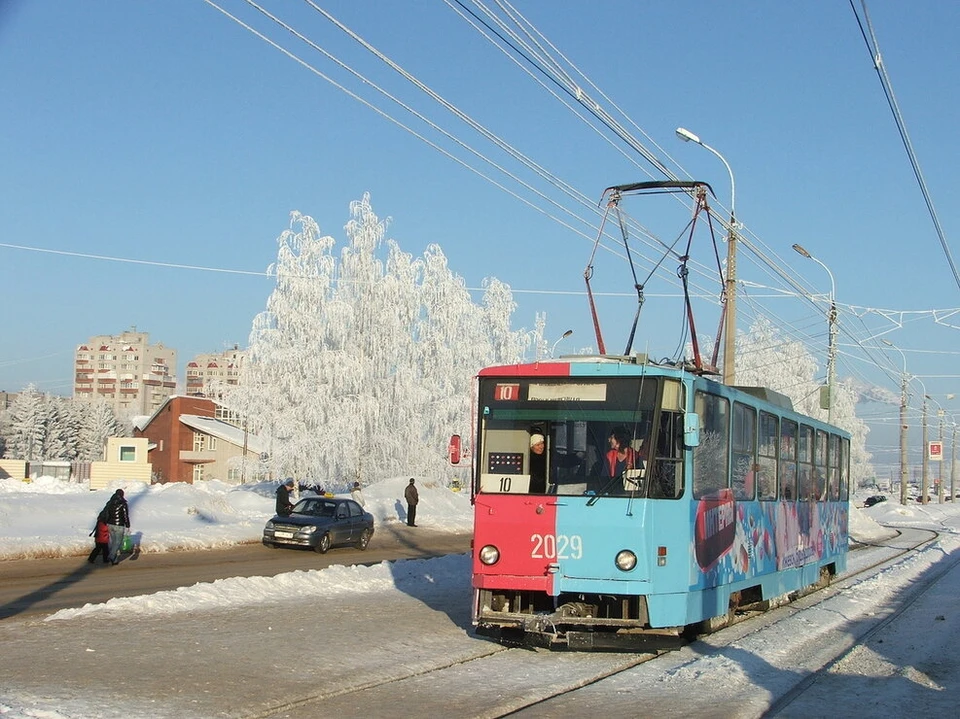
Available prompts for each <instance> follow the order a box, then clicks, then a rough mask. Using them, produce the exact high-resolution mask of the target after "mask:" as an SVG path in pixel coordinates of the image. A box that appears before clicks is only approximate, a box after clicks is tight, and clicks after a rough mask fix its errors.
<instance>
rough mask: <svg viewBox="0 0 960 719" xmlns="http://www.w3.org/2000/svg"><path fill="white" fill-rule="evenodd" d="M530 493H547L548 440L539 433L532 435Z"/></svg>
mask: <svg viewBox="0 0 960 719" xmlns="http://www.w3.org/2000/svg"><path fill="white" fill-rule="evenodd" d="M529 491H530V493H531V494H543V493H544V492H546V491H547V440H546V438H545V437H544V436H543V435H542V434H540V433H539V432H534V433H533V434H531V435H530V490H529Z"/></svg>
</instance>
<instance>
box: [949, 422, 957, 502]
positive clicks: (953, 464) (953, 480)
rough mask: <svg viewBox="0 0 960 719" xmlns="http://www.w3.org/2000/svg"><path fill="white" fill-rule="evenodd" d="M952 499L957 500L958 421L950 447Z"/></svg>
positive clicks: (954, 425) (955, 424) (954, 427)
mask: <svg viewBox="0 0 960 719" xmlns="http://www.w3.org/2000/svg"><path fill="white" fill-rule="evenodd" d="M950 501H951V502H956V501H957V423H956V420H954V423H953V443H952V445H951V448H950Z"/></svg>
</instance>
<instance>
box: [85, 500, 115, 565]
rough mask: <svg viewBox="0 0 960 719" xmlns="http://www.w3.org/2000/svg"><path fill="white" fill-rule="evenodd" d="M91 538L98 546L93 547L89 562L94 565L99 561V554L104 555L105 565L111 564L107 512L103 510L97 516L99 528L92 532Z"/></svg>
mask: <svg viewBox="0 0 960 719" xmlns="http://www.w3.org/2000/svg"><path fill="white" fill-rule="evenodd" d="M90 536H91V537H93V541H94V542H96V544H95V545H94V546H93V551H92V552H90V556H89V557H88V558H87V561H88V562H90V564H93V563H94V561H96V559H97V555H98V554H102V555H103V563H104V564H109V563H110V559H109V557H110V529H109V528H108V527H107V510H106V509H101V510H100V514H98V515H97V526H96V527H94V529H93V531H92V532H90Z"/></svg>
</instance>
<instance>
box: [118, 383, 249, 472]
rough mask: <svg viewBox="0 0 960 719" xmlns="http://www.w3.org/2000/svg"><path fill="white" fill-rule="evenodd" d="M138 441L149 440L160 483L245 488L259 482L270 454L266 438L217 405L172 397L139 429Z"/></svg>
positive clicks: (211, 402) (190, 398) (207, 401)
mask: <svg viewBox="0 0 960 719" xmlns="http://www.w3.org/2000/svg"><path fill="white" fill-rule="evenodd" d="M228 420H231V421H228ZM134 436H135V437H146V438H147V439H148V440H149V453H150V463H151V464H152V465H153V481H154V482H189V483H191V484H192V483H193V482H195V481H199V480H205V479H218V480H220V481H222V482H229V483H231V484H240V483H242V482H243V481H245V480H246V481H255V480H257V479H259V476H258V475H259V473H260V470H261V455H262V454H263V452H264V449H265V448H264V447H263V446H262V442H261V441H260V438H259V437H257V436H255V435H253V434H251V433H249V432H247V431H246V430H245V429H244V427H243V424H242V422H238V421H237V420H236V419H235V418H231V417H229V416H228V415H227V414H226V413H225V412H223V411H222V408H220V407H218V405H217V404H216V403H215V402H214V401H213V400H211V399H207V398H204V397H184V396H180V395H174V396H172V397H169V398H167V400H166V402H164V403H163V404H162V405H161V406H160V407H159V408H158V409H157V411H156V412H154V413H153V414H152V415H151V416H150V417H149V418H147V419H146V420H143V421H141V422H138V423H137V426H136V427H135V428H134Z"/></svg>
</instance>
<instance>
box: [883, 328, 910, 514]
mask: <svg viewBox="0 0 960 719" xmlns="http://www.w3.org/2000/svg"><path fill="white" fill-rule="evenodd" d="M882 342H883V343H884V344H885V345H888V346H890V347H893V349H895V350H896V351H897V352H899V353H900V357H901V358H902V359H903V372H902V373H901V375H900V504H906V503H907V382H908V379H907V356H906V355H905V354H904V353H903V350H902V349H900V348H899V347H897V346H896V345H895V344H893V342H891V341H890V340H882Z"/></svg>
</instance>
